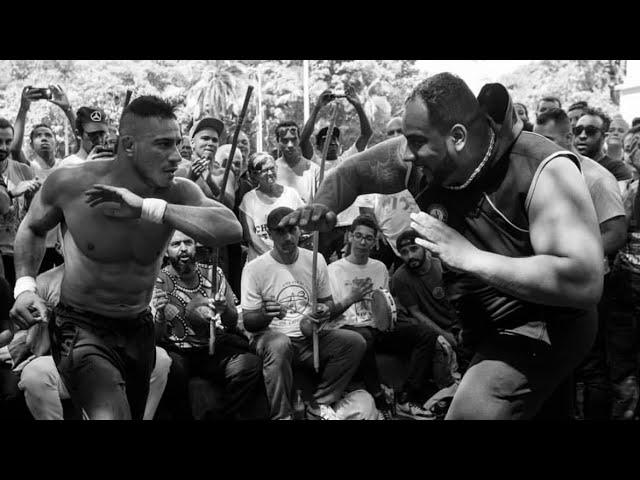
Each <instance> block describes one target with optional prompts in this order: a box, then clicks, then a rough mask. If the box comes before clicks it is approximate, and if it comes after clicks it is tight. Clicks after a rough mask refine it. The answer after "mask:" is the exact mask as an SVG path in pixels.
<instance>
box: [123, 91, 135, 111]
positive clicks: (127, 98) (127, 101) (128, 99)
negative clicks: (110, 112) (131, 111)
mask: <svg viewBox="0 0 640 480" xmlns="http://www.w3.org/2000/svg"><path fill="white" fill-rule="evenodd" d="M132 93H133V92H132V91H131V90H127V95H126V96H125V97H124V108H127V105H129V102H130V101H131V94H132Z"/></svg>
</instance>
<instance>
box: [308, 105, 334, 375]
mask: <svg viewBox="0 0 640 480" xmlns="http://www.w3.org/2000/svg"><path fill="white" fill-rule="evenodd" d="M337 115H338V105H337V104H334V106H333V112H332V113H331V121H330V122H329V129H328V130H327V136H326V138H325V140H324V145H323V146H322V160H321V161H320V178H319V181H318V188H320V185H321V184H322V180H323V179H324V165H325V162H326V161H327V152H328V151H329V143H331V138H332V137H333V128H334V127H335V124H336V116H337ZM319 240H320V233H319V232H318V230H316V231H315V232H313V267H312V270H311V302H312V303H311V305H312V306H311V308H312V310H311V311H312V312H313V313H316V309H317V308H318V285H317V282H318V271H317V269H318V244H319V243H320V242H319ZM311 325H312V332H313V368H314V369H315V371H316V373H318V372H319V371H320V348H319V345H318V324H317V323H315V322H313V323H312V324H311Z"/></svg>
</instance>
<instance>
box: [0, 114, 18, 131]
mask: <svg viewBox="0 0 640 480" xmlns="http://www.w3.org/2000/svg"><path fill="white" fill-rule="evenodd" d="M0 128H2V129H5V128H10V129H11V131H12V132H14V133H15V130H14V129H13V125H11V122H10V121H9V120H7V119H6V118H3V117H0Z"/></svg>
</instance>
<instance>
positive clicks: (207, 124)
mask: <svg viewBox="0 0 640 480" xmlns="http://www.w3.org/2000/svg"><path fill="white" fill-rule="evenodd" d="M205 128H212V129H213V130H215V131H216V132H218V136H219V137H222V134H223V133H224V123H222V120H218V119H217V118H213V117H204V118H201V119H200V120H198V121H197V122H196V123H194V124H193V128H191V133H190V134H189V136H190V137H191V138H193V137H194V136H195V135H196V133H198V132H199V131H200V130H203V129H205Z"/></svg>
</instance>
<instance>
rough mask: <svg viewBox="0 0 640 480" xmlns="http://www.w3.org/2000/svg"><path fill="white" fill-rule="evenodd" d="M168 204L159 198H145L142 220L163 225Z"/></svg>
mask: <svg viewBox="0 0 640 480" xmlns="http://www.w3.org/2000/svg"><path fill="white" fill-rule="evenodd" d="M166 209H167V202H165V201H164V200H160V199H159V198H145V199H144V200H142V212H141V213H140V218H142V219H144V220H148V221H150V222H152V223H162V220H163V219H164V212H165V210H166Z"/></svg>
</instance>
